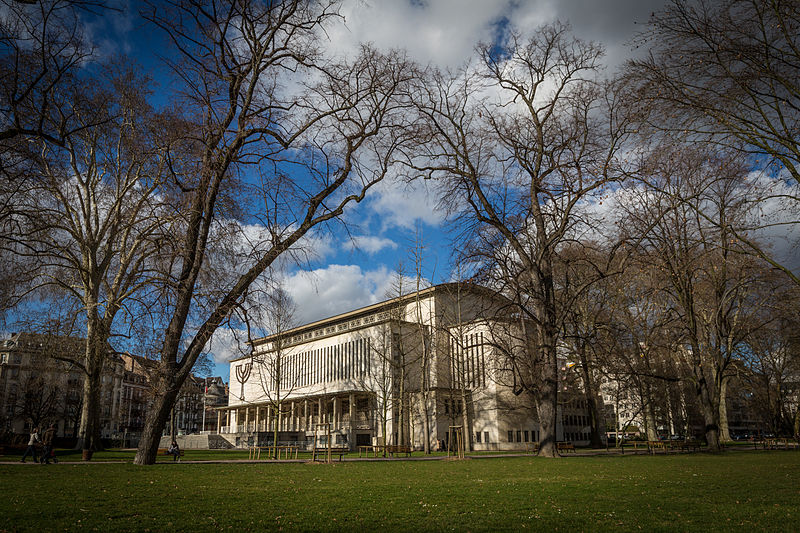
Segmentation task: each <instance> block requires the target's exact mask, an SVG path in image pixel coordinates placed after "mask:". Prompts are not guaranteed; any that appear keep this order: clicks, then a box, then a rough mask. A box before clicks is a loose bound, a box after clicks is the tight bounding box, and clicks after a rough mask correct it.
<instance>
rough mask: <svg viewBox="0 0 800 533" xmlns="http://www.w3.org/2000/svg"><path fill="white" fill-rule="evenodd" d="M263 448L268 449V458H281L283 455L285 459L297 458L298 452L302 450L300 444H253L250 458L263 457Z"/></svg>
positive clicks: (257, 458)
mask: <svg viewBox="0 0 800 533" xmlns="http://www.w3.org/2000/svg"><path fill="white" fill-rule="evenodd" d="M261 450H266V453H265V456H266V458H267V459H270V458H273V459H277V460H280V459H281V455H283V458H284V459H287V460H288V459H297V453H298V451H299V450H300V447H299V446H251V447H250V453H249V455H248V459H251V460H253V459H255V460H259V459H261Z"/></svg>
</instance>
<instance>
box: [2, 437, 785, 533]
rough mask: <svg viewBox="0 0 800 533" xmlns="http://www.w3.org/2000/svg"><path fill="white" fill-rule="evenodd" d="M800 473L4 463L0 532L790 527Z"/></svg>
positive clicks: (778, 455)
mask: <svg viewBox="0 0 800 533" xmlns="http://www.w3.org/2000/svg"><path fill="white" fill-rule="evenodd" d="M103 453H113V452H103ZM118 453H123V452H118ZM125 453H128V452H125ZM198 453H199V452H198ZM799 479H800V453H797V452H727V453H725V454H723V455H720V456H712V455H708V454H692V455H669V456H655V457H651V456H609V457H571V458H564V459H560V460H547V459H539V458H535V457H531V458H496V459H471V460H466V461H391V462H377V463H376V462H351V463H336V464H333V465H321V464H297V463H293V464H288V463H286V464H266V463H260V464H186V463H184V464H157V465H155V466H151V467H136V466H133V465H131V464H125V463H120V464H74V465H67V464H61V465H58V466H48V467H45V466H40V465H29V466H23V465H0V486H2V491H3V494H2V498H0V531H32V530H37V531H43V530H44V531H52V530H88V531H131V530H145V531H146V530H150V531H205V530H216V529H225V530H231V531H237V530H238V531H241V530H246V531H258V530H280V529H282V530H287V531H294V530H322V531H345V530H349V531H362V530H382V531H417V532H421V531H430V530H434V531H445V530H447V531H481V530H505V531H518V530H525V529H529V530H542V529H552V530H559V531H597V530H607V531H612V530H613V531H631V530H644V531H686V530H717V531H723V530H725V531H727V530H731V529H739V530H757V531H763V530H771V531H796V530H797V529H798V527H799V525H800V482H798V480H799Z"/></svg>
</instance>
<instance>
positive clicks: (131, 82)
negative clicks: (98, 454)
mask: <svg viewBox="0 0 800 533" xmlns="http://www.w3.org/2000/svg"><path fill="white" fill-rule="evenodd" d="M146 86H147V80H143V79H139V78H137V76H136V75H135V74H133V73H132V72H131V71H128V70H122V71H117V70H115V69H113V68H108V69H107V70H105V71H104V72H103V73H102V74H101V75H98V76H96V77H95V83H94V84H93V86H92V87H90V88H86V89H84V91H83V92H82V93H81V95H80V97H79V98H75V99H72V100H68V101H67V102H64V103H62V104H61V105H60V106H59V107H58V108H56V109H54V110H53V113H57V114H60V115H72V116H74V117H75V119H74V122H75V123H76V124H80V125H82V128H81V129H80V130H79V131H76V132H74V133H72V134H71V135H69V136H67V137H65V138H64V139H63V141H62V142H61V143H54V142H53V141H51V140H50V139H46V138H31V139H29V141H28V142H27V143H26V144H27V146H28V164H27V167H28V172H29V173H30V175H31V177H30V179H29V180H28V181H27V183H26V186H25V187H23V188H19V189H18V190H17V192H16V194H15V199H14V202H13V206H11V207H10V213H11V214H10V216H9V217H8V218H7V219H6V221H5V222H6V225H7V226H8V227H10V229H12V230H13V231H12V232H11V233H9V234H7V235H6V236H5V238H4V239H2V241H0V245H2V247H3V248H4V249H5V250H6V251H8V252H10V253H13V254H14V255H16V256H17V257H20V258H22V259H23V260H27V261H29V262H30V263H32V264H34V265H35V267H36V269H35V270H34V271H33V274H34V275H33V276H32V277H31V279H30V280H29V283H30V290H37V289H38V290H48V291H51V293H50V294H51V296H52V297H55V298H63V297H64V296H66V297H67V298H68V299H73V301H74V302H76V304H77V309H79V313H80V314H81V315H82V317H81V318H80V319H79V320H78V322H77V323H78V324H80V325H82V326H83V327H84V328H85V338H86V346H85V352H84V354H83V356H82V357H80V358H79V359H78V360H75V359H74V358H73V357H71V356H70V357H68V358H69V359H71V360H72V362H73V363H75V364H76V365H77V366H78V367H79V368H81V369H82V370H83V371H84V373H85V375H86V378H85V380H84V391H83V401H82V415H81V426H80V431H79V445H80V446H83V448H84V449H85V450H95V449H97V448H98V447H99V446H100V442H99V437H100V425H99V424H100V401H101V398H100V387H101V382H100V379H101V374H102V371H103V363H104V361H105V359H106V357H107V355H108V354H109V353H110V352H111V347H110V345H109V339H110V338H111V337H112V335H114V334H125V330H124V327H122V328H120V329H119V330H115V326H116V325H117V323H118V322H120V321H119V320H118V315H119V314H120V313H121V314H123V315H125V316H126V319H127V320H126V321H127V322H128V323H131V322H132V320H131V317H132V316H134V315H136V314H137V311H136V309H137V308H139V305H137V304H138V303H140V298H142V297H143V293H144V289H145V288H146V287H147V286H148V285H149V283H148V281H147V279H148V278H149V277H152V275H153V274H154V271H153V263H152V258H153V256H154V254H155V253H156V251H157V250H158V249H159V247H160V243H161V241H162V240H163V235H164V233H165V231H166V230H165V228H166V226H168V224H169V217H168V214H167V213H166V212H165V211H164V210H163V209H160V208H159V205H158V204H159V202H157V201H156V195H155V192H156V191H158V190H160V186H161V178H162V177H163V175H164V169H165V167H166V161H165V160H164V159H163V158H159V155H158V154H159V147H158V135H159V134H158V132H157V129H156V128H157V127H158V121H157V120H155V119H154V114H153V112H152V110H151V109H150V107H149V105H148V104H147V103H146V101H145V97H146V95H147V93H146V91H143V90H142V88H143V87H146ZM64 357H67V356H64Z"/></svg>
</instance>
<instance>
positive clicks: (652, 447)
mask: <svg viewBox="0 0 800 533" xmlns="http://www.w3.org/2000/svg"><path fill="white" fill-rule="evenodd" d="M670 448H671V446H669V445H668V444H667V443H665V442H664V441H662V440H649V441H647V449H648V451H649V452H650V454H651V455H655V454H656V452H658V451H659V450H661V451H662V452H664V453H665V454H666V453H667V452H668V451H669V449H670Z"/></svg>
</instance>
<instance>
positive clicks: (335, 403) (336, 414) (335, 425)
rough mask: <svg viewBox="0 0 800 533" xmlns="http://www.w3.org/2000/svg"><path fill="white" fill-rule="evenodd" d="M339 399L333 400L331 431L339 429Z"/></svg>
mask: <svg viewBox="0 0 800 533" xmlns="http://www.w3.org/2000/svg"><path fill="white" fill-rule="evenodd" d="M340 410H341V409H339V397H338V396H337V397H334V398H333V423H332V424H331V431H336V430H337V429H339V411H340Z"/></svg>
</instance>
